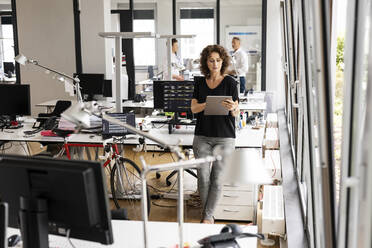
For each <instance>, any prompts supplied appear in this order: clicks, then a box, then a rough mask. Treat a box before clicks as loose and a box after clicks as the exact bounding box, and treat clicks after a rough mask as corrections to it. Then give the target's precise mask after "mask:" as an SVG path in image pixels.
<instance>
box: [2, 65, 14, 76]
mask: <svg viewBox="0 0 372 248" xmlns="http://www.w3.org/2000/svg"><path fill="white" fill-rule="evenodd" d="M3 64H4V73H6V74H8V77H11V76H12V74H14V73H15V67H14V63H13V62H4V63H3ZM9 74H10V75H9Z"/></svg>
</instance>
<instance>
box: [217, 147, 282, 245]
mask: <svg viewBox="0 0 372 248" xmlns="http://www.w3.org/2000/svg"><path fill="white" fill-rule="evenodd" d="M226 164H227V165H226V167H227V168H226V173H225V176H224V181H225V182H227V183H229V184H232V185H234V184H254V185H265V184H272V183H273V178H272V177H271V175H270V174H269V172H268V171H267V170H265V169H264V165H263V161H262V158H261V157H260V154H259V152H257V150H253V149H241V150H236V151H235V152H234V153H233V154H232V155H231V156H230V157H229V158H227V163H226ZM261 244H262V245H265V246H272V245H274V244H275V241H274V240H271V239H268V237H267V235H265V238H264V239H262V240H261Z"/></svg>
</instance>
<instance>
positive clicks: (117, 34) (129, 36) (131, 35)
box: [98, 32, 159, 39]
mask: <svg viewBox="0 0 372 248" xmlns="http://www.w3.org/2000/svg"><path fill="white" fill-rule="evenodd" d="M98 35H99V36H101V37H104V38H117V37H120V38H122V39H134V38H158V36H159V35H158V34H156V33H153V32H99V33H98Z"/></svg>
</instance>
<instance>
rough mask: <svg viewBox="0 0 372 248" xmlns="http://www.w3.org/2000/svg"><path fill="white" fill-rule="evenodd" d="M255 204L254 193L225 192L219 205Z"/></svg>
mask: <svg viewBox="0 0 372 248" xmlns="http://www.w3.org/2000/svg"><path fill="white" fill-rule="evenodd" d="M252 203H253V192H252V191H223V192H222V195H221V198H220V201H219V202H218V204H219V205H237V206H244V205H246V206H249V205H252Z"/></svg>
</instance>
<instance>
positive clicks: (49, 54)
mask: <svg viewBox="0 0 372 248" xmlns="http://www.w3.org/2000/svg"><path fill="white" fill-rule="evenodd" d="M17 24H18V39H19V51H20V52H21V53H23V54H24V55H26V56H27V57H28V58H32V59H35V60H38V61H39V63H40V64H42V65H45V66H48V67H51V68H53V69H56V70H58V71H61V72H64V73H66V74H68V75H72V74H73V73H74V72H75V68H76V66H75V38H74V18H73V2H72V1H60V0H32V1H17ZM21 83H22V84H26V83H27V84H30V85H31V106H32V108H31V110H32V115H36V113H39V112H42V111H45V110H44V109H40V108H36V107H34V105H35V104H37V103H40V102H43V101H47V100H51V99H68V98H71V97H69V95H68V94H67V93H65V91H64V85H63V84H61V83H60V82H59V81H57V80H55V79H53V78H52V76H51V75H47V74H46V73H45V70H43V69H40V68H38V67H36V66H33V65H27V66H21Z"/></svg>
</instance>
